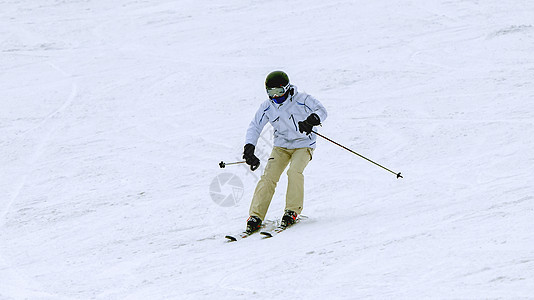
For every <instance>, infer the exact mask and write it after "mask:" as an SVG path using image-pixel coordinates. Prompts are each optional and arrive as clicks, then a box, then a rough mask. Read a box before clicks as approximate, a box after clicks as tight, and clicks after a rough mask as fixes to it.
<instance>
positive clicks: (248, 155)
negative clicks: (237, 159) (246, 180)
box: [243, 144, 260, 171]
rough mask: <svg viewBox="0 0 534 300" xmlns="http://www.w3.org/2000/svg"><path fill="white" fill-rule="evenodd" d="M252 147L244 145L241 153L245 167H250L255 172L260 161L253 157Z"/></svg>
mask: <svg viewBox="0 0 534 300" xmlns="http://www.w3.org/2000/svg"><path fill="white" fill-rule="evenodd" d="M254 149H256V147H254V145H252V144H246V145H245V150H244V151H243V158H244V159H245V161H246V163H247V165H249V166H250V169H251V170H252V171H254V170H256V169H257V168H258V167H259V166H260V159H259V158H257V157H256V155H254Z"/></svg>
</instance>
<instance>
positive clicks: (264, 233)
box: [260, 216, 308, 239]
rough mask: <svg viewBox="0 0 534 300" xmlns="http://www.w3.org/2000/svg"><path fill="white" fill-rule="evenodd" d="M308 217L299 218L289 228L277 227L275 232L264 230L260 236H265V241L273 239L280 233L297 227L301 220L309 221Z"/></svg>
mask: <svg viewBox="0 0 534 300" xmlns="http://www.w3.org/2000/svg"><path fill="white" fill-rule="evenodd" d="M307 218H308V217H305V216H302V218H301V217H299V218H297V219H296V220H295V223H294V224H292V225H289V226H282V225H278V226H277V227H275V228H274V229H273V230H264V231H261V232H260V234H261V235H263V238H264V239H268V238H272V237H273V236H275V235H277V234H279V233H280V232H282V231H284V230H286V229H288V228H290V227H293V226H295V225H296V224H297V223H299V222H300V221H301V220H305V219H307Z"/></svg>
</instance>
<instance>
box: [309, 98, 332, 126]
mask: <svg viewBox="0 0 534 300" xmlns="http://www.w3.org/2000/svg"><path fill="white" fill-rule="evenodd" d="M305 105H306V106H307V107H309V108H310V109H311V111H312V113H316V114H317V115H318V116H319V118H320V119H321V123H322V122H324V120H326V117H327V116H328V113H327V112H326V108H324V106H323V105H322V104H321V102H319V100H317V99H315V98H314V97H312V96H309V95H308V97H307V98H306V101H305Z"/></svg>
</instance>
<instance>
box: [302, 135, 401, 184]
mask: <svg viewBox="0 0 534 300" xmlns="http://www.w3.org/2000/svg"><path fill="white" fill-rule="evenodd" d="M312 132H313V133H315V134H316V135H318V136H320V137H322V138H323V139H325V140H327V141H329V142H331V143H334V144H336V145H338V146H339V147H341V148H343V149H345V150H347V151H349V152H351V153H352V154H356V155H358V156H359V157H361V158H363V159H365V160H367V161H368V162H371V163H373V164H375V165H377V166H379V167H381V168H382V169H384V170H386V171H389V172H391V173H393V174H395V175H397V178H404V177H402V176H401V173H400V172H399V173H395V172H393V171H391V170H390V169H388V168H386V167H384V166H382V165H380V164H377V163H375V162H374V161H372V160H370V159H368V158H367V157H365V156H363V155H361V154H359V153H357V152H356V151H353V150H350V149H349V148H347V147H345V146H343V145H341V144H339V143H336V142H334V141H332V140H331V139H329V138H327V137H326V136H324V135H322V134H319V133H317V132H316V131H313V130H312Z"/></svg>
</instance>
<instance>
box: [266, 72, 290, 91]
mask: <svg viewBox="0 0 534 300" xmlns="http://www.w3.org/2000/svg"><path fill="white" fill-rule="evenodd" d="M288 84H289V77H288V76H287V74H286V73H284V72H283V71H274V72H271V73H269V75H267V78H266V79H265V88H275V87H285V86H287V85H288Z"/></svg>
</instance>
